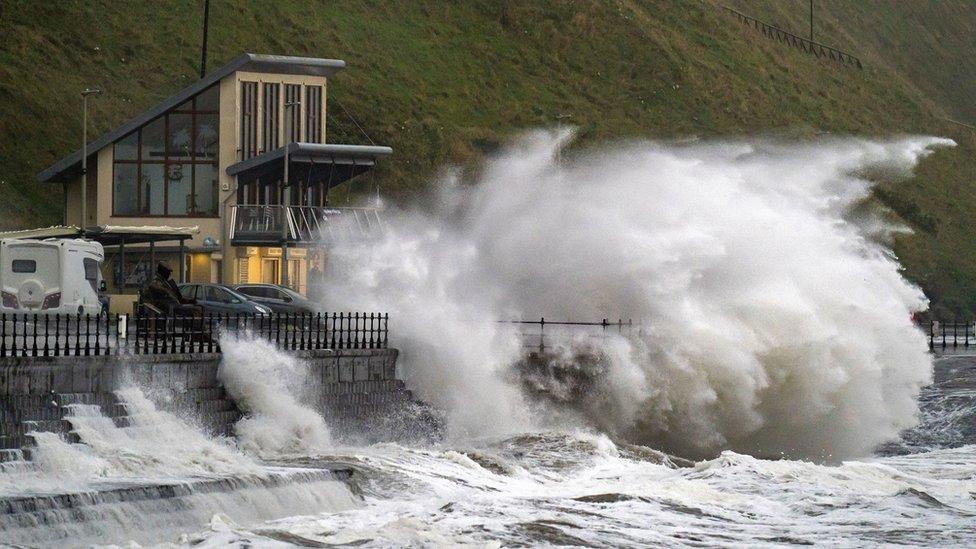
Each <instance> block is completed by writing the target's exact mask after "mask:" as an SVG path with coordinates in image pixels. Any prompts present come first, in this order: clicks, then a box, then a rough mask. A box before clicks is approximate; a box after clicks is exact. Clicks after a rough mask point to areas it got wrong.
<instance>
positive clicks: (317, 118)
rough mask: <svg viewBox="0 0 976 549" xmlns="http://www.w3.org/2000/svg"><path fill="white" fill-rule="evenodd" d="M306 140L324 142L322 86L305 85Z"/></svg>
mask: <svg viewBox="0 0 976 549" xmlns="http://www.w3.org/2000/svg"><path fill="white" fill-rule="evenodd" d="M305 141H306V142H308V143H321V142H322V86H306V87H305Z"/></svg>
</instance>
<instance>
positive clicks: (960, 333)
mask: <svg viewBox="0 0 976 549" xmlns="http://www.w3.org/2000/svg"><path fill="white" fill-rule="evenodd" d="M970 348H973V349H976V322H974V321H972V320H967V321H963V322H959V321H955V320H953V321H951V322H944V321H940V320H931V321H929V350H931V351H937V350H938V351H942V352H949V351H954V352H955V351H959V350H964V351H965V350H968V349H970Z"/></svg>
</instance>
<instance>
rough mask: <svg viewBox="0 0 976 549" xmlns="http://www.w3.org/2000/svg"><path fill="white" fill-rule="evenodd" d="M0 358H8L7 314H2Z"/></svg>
mask: <svg viewBox="0 0 976 549" xmlns="http://www.w3.org/2000/svg"><path fill="white" fill-rule="evenodd" d="M0 356H7V313H0Z"/></svg>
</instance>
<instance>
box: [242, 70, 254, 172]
mask: <svg viewBox="0 0 976 549" xmlns="http://www.w3.org/2000/svg"><path fill="white" fill-rule="evenodd" d="M256 154H258V83H257V82H241V158H240V159H241V160H247V159H248V158H251V157H252V156H254V155H256Z"/></svg>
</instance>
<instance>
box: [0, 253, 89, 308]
mask: <svg viewBox="0 0 976 549" xmlns="http://www.w3.org/2000/svg"><path fill="white" fill-rule="evenodd" d="M104 258H105V251H104V250H103V249H102V245H101V244H99V243H98V242H91V241H89V240H83V239H77V238H48V239H45V240H20V239H4V240H0V297H2V299H0V312H3V313H8V314H9V313H15V314H23V313H32V314H48V315H53V314H72V315H73V314H92V315H96V314H98V313H99V312H100V311H101V310H102V305H101V302H100V301H99V297H98V290H99V287H100V286H101V284H102V274H101V271H100V268H99V266H100V265H101V263H102V260H103V259H104Z"/></svg>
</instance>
